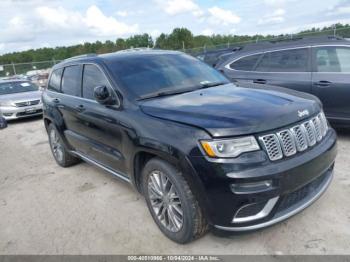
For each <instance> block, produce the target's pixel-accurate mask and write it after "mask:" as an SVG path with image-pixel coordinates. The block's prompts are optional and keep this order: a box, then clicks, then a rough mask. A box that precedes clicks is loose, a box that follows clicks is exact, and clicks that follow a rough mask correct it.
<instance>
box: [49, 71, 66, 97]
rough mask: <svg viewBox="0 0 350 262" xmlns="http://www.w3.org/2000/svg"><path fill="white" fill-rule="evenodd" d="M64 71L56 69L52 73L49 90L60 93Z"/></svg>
mask: <svg viewBox="0 0 350 262" xmlns="http://www.w3.org/2000/svg"><path fill="white" fill-rule="evenodd" d="M62 71H63V69H62V68H60V69H56V70H55V71H53V72H52V73H51V77H50V81H49V84H48V86H47V89H48V90H51V91H55V92H60V89H61V77H62Z"/></svg>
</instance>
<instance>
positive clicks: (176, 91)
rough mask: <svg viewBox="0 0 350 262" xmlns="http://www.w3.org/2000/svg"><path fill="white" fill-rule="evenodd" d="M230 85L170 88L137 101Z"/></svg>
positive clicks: (214, 84)
mask: <svg viewBox="0 0 350 262" xmlns="http://www.w3.org/2000/svg"><path fill="white" fill-rule="evenodd" d="M225 84H228V82H224V81H221V82H208V83H202V84H200V85H199V86H191V87H186V88H181V89H174V88H169V89H163V90H161V91H157V92H153V93H149V94H145V95H142V96H140V98H138V99H137V100H144V99H150V98H156V97H162V96H170V95H177V94H182V93H186V92H192V91H194V90H198V89H202V88H209V87H214V86H220V85H225Z"/></svg>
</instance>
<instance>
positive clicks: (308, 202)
mask: <svg viewBox="0 0 350 262" xmlns="http://www.w3.org/2000/svg"><path fill="white" fill-rule="evenodd" d="M327 172H330V175H329V177H328V180H327V181H326V182H325V183H324V184H323V185H322V187H321V188H320V189H319V191H318V192H317V193H316V194H315V195H313V196H311V197H310V198H306V199H305V201H304V202H303V203H302V204H301V205H299V206H298V207H296V208H295V209H293V210H291V211H290V212H287V213H285V214H282V215H281V216H278V217H276V218H273V219H271V220H269V221H266V222H263V223H260V224H256V225H252V226H245V227H224V226H218V225H214V227H216V228H217V229H221V230H226V231H236V232H239V231H250V230H256V229H260V228H264V227H268V226H272V225H274V224H276V223H278V222H281V221H283V220H285V219H287V218H289V217H291V216H293V215H295V214H297V213H299V212H300V211H302V210H303V209H305V208H307V207H308V206H310V205H311V204H312V203H314V202H315V201H316V200H317V199H318V198H319V197H320V196H321V195H322V194H323V193H324V192H325V191H326V189H327V188H328V186H329V184H330V183H331V181H332V178H333V171H327ZM292 208H293V206H292ZM290 209H291V208H290Z"/></svg>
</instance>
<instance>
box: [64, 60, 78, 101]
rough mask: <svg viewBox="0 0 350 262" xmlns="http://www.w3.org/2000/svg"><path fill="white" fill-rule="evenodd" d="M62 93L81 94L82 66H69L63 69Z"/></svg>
mask: <svg viewBox="0 0 350 262" xmlns="http://www.w3.org/2000/svg"><path fill="white" fill-rule="evenodd" d="M62 93H64V94H67V95H72V96H81V70H80V66H78V65H75V66H67V67H66V68H65V69H64V71H63V77H62Z"/></svg>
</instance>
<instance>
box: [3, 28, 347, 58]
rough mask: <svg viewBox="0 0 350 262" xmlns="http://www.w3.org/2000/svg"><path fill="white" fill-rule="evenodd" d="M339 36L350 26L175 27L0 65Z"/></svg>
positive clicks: (31, 54)
mask: <svg viewBox="0 0 350 262" xmlns="http://www.w3.org/2000/svg"><path fill="white" fill-rule="evenodd" d="M334 33H335V34H337V35H340V36H343V37H350V25H349V24H336V25H335V26H330V27H324V28H312V29H310V30H304V31H301V32H299V33H297V34H293V36H291V35H253V36H251V35H221V34H213V35H211V36H205V35H196V36H195V35H193V33H192V32H191V31H190V30H188V29H186V28H175V29H174V30H173V31H172V32H171V33H170V34H164V33H162V34H160V35H159V36H158V37H157V38H156V39H153V38H152V37H151V36H150V35H149V34H138V35H133V36H131V37H129V38H126V39H123V38H118V39H116V40H115V41H110V40H107V41H105V42H101V41H96V42H94V43H88V42H86V43H84V44H79V45H73V46H67V47H64V46H61V47H55V48H39V49H30V50H27V51H22V52H13V53H8V54H4V55H1V56H0V65H3V64H10V63H25V62H39V61H47V60H62V59H66V58H69V57H72V56H76V55H81V54H86V53H97V54H102V53H109V52H116V51H120V50H124V49H128V48H137V47H155V48H160V49H171V50H181V49H187V51H191V49H192V51H193V52H196V51H199V50H203V48H207V49H210V48H214V47H218V46H222V47H224V46H234V45H235V44H238V43H243V42H250V41H263V40H267V39H272V38H276V37H278V38H280V37H281V38H284V37H296V36H300V35H302V36H308V35H310V36H311V35H312V36H314V35H318V34H332V35H333V34H334ZM198 47H201V48H202V49H196V48H198Z"/></svg>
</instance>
